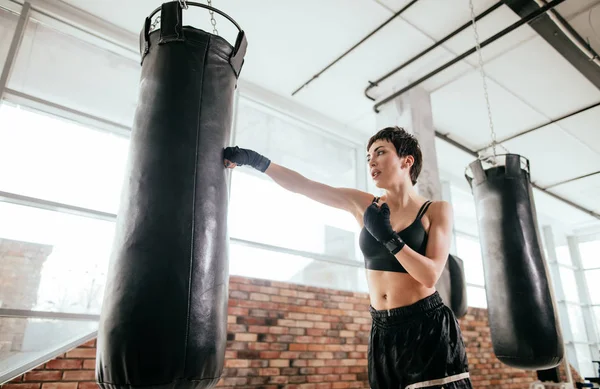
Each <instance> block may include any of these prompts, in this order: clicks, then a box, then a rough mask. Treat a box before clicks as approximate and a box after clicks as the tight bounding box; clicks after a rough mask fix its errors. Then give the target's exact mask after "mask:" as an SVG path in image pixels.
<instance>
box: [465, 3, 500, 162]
mask: <svg viewBox="0 0 600 389" xmlns="http://www.w3.org/2000/svg"><path fill="white" fill-rule="evenodd" d="M469 7H470V8H471V23H472V24H473V32H474V33H475V48H476V49H477V56H478V60H479V72H480V73H481V80H482V82H483V94H484V96H485V104H486V106H487V113H488V120H489V125H490V131H491V135H492V143H491V147H492V150H493V153H494V159H493V164H494V165H495V164H496V145H497V144H498V143H497V142H496V132H495V131H494V121H493V120H492V108H491V106H490V97H489V95H488V87H487V78H486V75H485V71H484V70H483V57H482V55H481V46H480V45H479V33H478V32H477V23H476V22H475V8H474V6H473V0H469Z"/></svg>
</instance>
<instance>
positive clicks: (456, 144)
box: [435, 131, 600, 220]
mask: <svg viewBox="0 0 600 389" xmlns="http://www.w3.org/2000/svg"><path fill="white" fill-rule="evenodd" d="M435 136H436V138H439V139H441V140H443V141H445V142H447V143H449V144H451V145H452V146H454V147H456V148H458V149H460V150H462V151H464V152H465V153H467V154H469V155H471V156H472V157H473V158H479V155H478V154H477V152H476V151H474V150H471V149H470V148H468V147H467V146H465V145H463V144H461V143H459V142H457V141H455V140H453V139H451V138H450V137H449V136H448V135H447V134H442V133H441V132H438V131H436V132H435ZM531 186H532V187H533V188H535V189H537V190H540V191H542V192H544V193H545V194H547V195H548V196H550V197H553V198H555V199H556V200H559V201H562V202H563V203H565V204H567V205H570V206H571V207H573V208H575V209H577V210H579V211H581V212H584V213H586V214H588V215H590V216H593V217H595V218H596V219H598V220H600V214H597V213H596V212H594V211H592V210H590V209H587V208H584V207H582V206H581V205H579V204H575V203H574V202H572V201H570V200H567V199H565V198H564V197H561V196H559V195H556V194H554V193H552V192H550V191H548V190H546V188H542V187H541V186H538V185H536V184H535V183H533V182H532V183H531Z"/></svg>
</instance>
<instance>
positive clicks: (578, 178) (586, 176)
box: [544, 171, 600, 189]
mask: <svg viewBox="0 0 600 389" xmlns="http://www.w3.org/2000/svg"><path fill="white" fill-rule="evenodd" d="M598 174H600V171H598V172H593V173H588V174H584V175H583V176H579V177H575V178H569V179H568V180H564V181H561V182H557V183H555V184H552V185H548V186H546V187H544V188H545V189H550V188H554V187H556V186H559V185H562V184H568V183H569V182H573V181H577V180H581V179H583V178H588V177H591V176H595V175H598Z"/></svg>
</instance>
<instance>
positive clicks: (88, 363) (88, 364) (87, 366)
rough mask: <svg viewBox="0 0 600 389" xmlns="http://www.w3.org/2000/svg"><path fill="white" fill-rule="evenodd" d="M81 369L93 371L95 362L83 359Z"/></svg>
mask: <svg viewBox="0 0 600 389" xmlns="http://www.w3.org/2000/svg"><path fill="white" fill-rule="evenodd" d="M83 368H84V369H85V370H90V369H91V370H94V369H95V368H96V360H95V359H84V360H83Z"/></svg>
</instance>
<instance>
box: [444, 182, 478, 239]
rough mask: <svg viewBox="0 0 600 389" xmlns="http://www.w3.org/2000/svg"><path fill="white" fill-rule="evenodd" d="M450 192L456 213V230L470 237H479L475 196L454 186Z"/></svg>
mask: <svg viewBox="0 0 600 389" xmlns="http://www.w3.org/2000/svg"><path fill="white" fill-rule="evenodd" d="M450 192H451V194H450V196H451V198H452V209H453V211H454V229H455V230H456V231H460V232H462V233H465V234H467V235H470V236H479V229H478V224H477V212H476V208H475V199H474V198H473V194H472V193H470V192H468V191H466V190H462V189H460V188H457V187H456V186H454V185H452V186H451V187H450Z"/></svg>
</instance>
